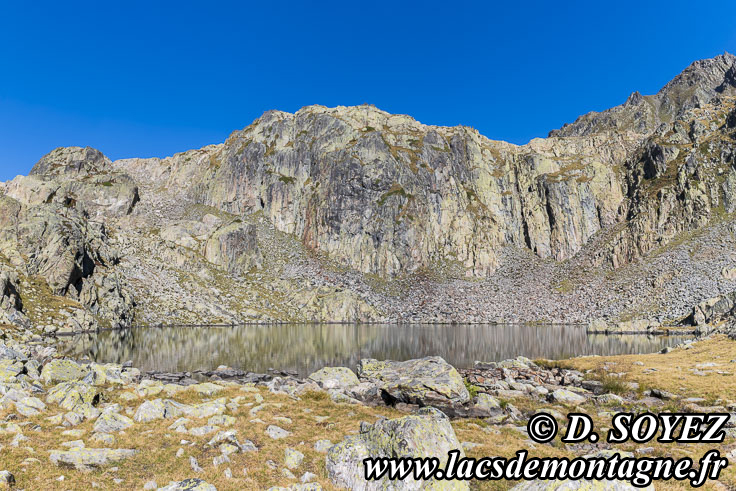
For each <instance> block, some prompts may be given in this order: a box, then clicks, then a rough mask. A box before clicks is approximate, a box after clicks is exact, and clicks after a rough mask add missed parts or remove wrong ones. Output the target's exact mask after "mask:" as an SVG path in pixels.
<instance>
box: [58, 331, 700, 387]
mask: <svg viewBox="0 0 736 491" xmlns="http://www.w3.org/2000/svg"><path fill="white" fill-rule="evenodd" d="M684 339H687V337H685V336H645V335H621V336H606V335H601V334H586V332H585V328H584V327H582V326H577V325H404V326H397V325H349V324H321V325H319V324H317V325H316V324H293V325H248V326H234V327H164V328H134V329H127V330H122V331H103V332H100V333H97V334H84V335H80V336H74V337H71V338H67V339H65V340H64V341H63V343H64V346H65V349H66V351H67V354H69V355H74V356H77V357H81V356H84V355H86V356H88V357H89V358H90V359H91V360H94V361H96V362H99V363H113V362H114V363H122V362H125V361H127V360H132V361H133V365H134V366H136V367H138V368H140V369H141V370H144V371H147V370H156V371H166V372H176V371H194V370H212V369H215V368H216V367H217V366H219V365H227V366H230V367H233V368H238V369H242V370H246V371H251V372H258V373H263V372H266V371H267V370H268V369H269V368H274V369H278V370H290V371H295V372H298V373H299V374H300V375H302V376H306V375H309V374H310V373H311V372H313V371H314V370H317V369H319V368H321V367H324V366H348V367H351V368H353V369H354V368H355V366H356V364H357V362H358V360H360V359H361V358H377V359H381V360H386V359H390V360H408V359H412V358H421V357H424V356H430V355H439V356H441V357H443V358H444V359H445V360H447V361H448V362H449V363H450V364H452V365H454V366H456V367H460V368H465V367H471V366H473V362H474V361H475V360H481V361H499V360H504V359H507V358H515V357H517V356H520V355H521V356H526V357H528V358H532V359H534V358H549V359H563V358H570V357H573V356H579V355H593V354H596V355H617V354H631V353H652V352H655V351H659V350H661V349H662V348H664V347H665V346H672V345H675V344H678V343H680V342H682V341H683V340H684Z"/></svg>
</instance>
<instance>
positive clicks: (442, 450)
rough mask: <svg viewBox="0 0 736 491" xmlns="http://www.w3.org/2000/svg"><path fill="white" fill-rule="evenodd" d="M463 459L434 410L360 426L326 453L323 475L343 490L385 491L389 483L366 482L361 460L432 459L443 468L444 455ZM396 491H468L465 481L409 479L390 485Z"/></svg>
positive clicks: (446, 425) (443, 418)
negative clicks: (424, 490) (326, 475)
mask: <svg viewBox="0 0 736 491" xmlns="http://www.w3.org/2000/svg"><path fill="white" fill-rule="evenodd" d="M451 450H454V451H456V452H458V458H460V457H464V456H465V453H464V452H463V450H462V447H461V445H460V442H459V441H458V439H457V436H455V431H454V430H453V429H452V426H451V425H450V421H449V420H448V419H447V417H446V416H445V415H444V414H442V413H441V412H439V411H437V410H435V409H425V410H420V411H419V413H418V414H416V415H412V416H405V417H403V418H399V419H393V420H381V421H378V422H377V423H375V424H373V425H369V424H363V425H361V432H360V434H359V435H355V436H350V437H348V438H346V439H345V440H343V441H342V442H341V443H338V444H337V445H335V446H333V447H332V448H330V449H329V450H328V452H327V473H328V475H329V478H330V480H331V481H332V483H333V484H334V485H335V486H337V487H340V488H345V489H365V490H374V489H375V490H378V489H386V488H387V487H388V486H389V484H390V481H388V478H387V477H385V476H384V478H383V479H380V480H375V481H367V480H366V479H365V468H364V466H363V460H364V459H367V458H382V457H383V458H428V457H436V458H438V459H439V461H440V466H444V465H445V464H447V459H448V455H447V454H448V452H450V451H451ZM393 485H394V486H396V489H401V490H418V489H437V488H436V487H434V486H438V485H442V489H453V490H455V489H456V490H461V489H470V488H469V486H468V483H467V482H465V481H459V480H456V481H444V482H422V481H415V480H414V479H413V478H411V477H409V478H407V479H406V480H403V481H401V483H400V484H399V483H395V484H393Z"/></svg>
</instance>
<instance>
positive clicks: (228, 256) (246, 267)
mask: <svg viewBox="0 0 736 491" xmlns="http://www.w3.org/2000/svg"><path fill="white" fill-rule="evenodd" d="M204 257H205V258H206V259H207V260H208V261H209V262H211V263H213V264H216V265H218V266H221V267H223V268H224V269H225V270H226V271H229V272H231V273H234V272H248V271H250V270H251V269H253V268H255V269H258V268H260V267H261V264H262V263H263V256H262V255H261V251H260V249H259V248H258V238H257V236H256V229H255V227H254V226H253V225H252V224H246V223H242V222H236V223H231V224H230V225H227V226H225V227H223V228H221V229H219V230H218V231H217V232H215V233H214V234H213V235H212V237H211V238H210V239H209V240H208V241H207V243H206V245H205V249H204Z"/></svg>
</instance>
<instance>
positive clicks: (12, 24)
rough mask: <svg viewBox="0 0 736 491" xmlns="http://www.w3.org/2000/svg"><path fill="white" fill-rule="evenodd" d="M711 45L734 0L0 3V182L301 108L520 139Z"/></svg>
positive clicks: (663, 77) (649, 85)
mask: <svg viewBox="0 0 736 491" xmlns="http://www.w3.org/2000/svg"><path fill="white" fill-rule="evenodd" d="M116 3H119V5H115V4H116ZM512 4H513V5H512ZM724 51H731V52H734V51H736V2H733V1H732V0H731V1H712V2H697V3H696V2H692V1H678V0H670V1H668V2H648V4H647V5H646V6H641V5H640V2H628V1H617V2H610V3H607V2H589V1H587V2H554V1H544V2H498V3H496V2H464V1H454V2H434V1H424V2H399V1H393V2H382V1H371V2H344V1H342V2H330V1H321V2H307V1H304V2H288V1H287V2H253V3H252V4H251V3H250V2H242V1H241V2H217V1H208V2H184V1H179V2H156V1H152V0H149V1H146V2H132V1H130V2H100V1H95V2H74V1H70V2H58V1H55V2H46V1H36V2H2V4H0V63H1V64H0V67H1V70H2V72H0V180H5V179H9V178H12V177H13V176H15V175H16V174H20V173H23V174H25V173H27V172H28V170H29V169H30V168H31V166H32V165H33V164H34V163H35V162H36V161H37V160H38V159H39V158H40V157H41V156H42V155H44V154H45V153H46V152H48V151H50V150H52V149H53V148H55V147H57V146H65V145H80V146H85V145H89V146H93V147H96V148H98V149H100V150H101V151H103V152H104V153H105V154H106V155H108V156H109V157H111V158H113V159H117V158H123V157H149V156H166V155H171V154H173V153H175V152H177V151H183V150H187V149H190V148H198V147H201V146H203V145H206V144H210V143H219V142H222V141H223V140H224V139H225V138H226V137H227V136H228V134H229V133H230V132H232V131H233V130H235V129H239V128H243V127H245V126H247V125H248V124H250V123H251V122H252V121H253V120H254V119H255V118H257V117H258V116H260V115H261V114H262V113H263V112H264V111H266V110H268V109H281V110H285V111H295V110H297V109H299V108H300V107H302V106H305V105H310V104H323V105H327V106H335V105H354V104H361V103H364V102H368V103H372V104H375V105H376V106H378V107H380V108H381V109H384V110H387V111H390V112H393V113H403V114H409V115H411V116H413V117H415V118H416V119H418V120H419V121H421V122H423V123H427V124H439V125H457V124H465V125H468V126H473V127H475V128H477V129H478V130H479V131H480V132H481V133H483V134H485V135H486V136H488V137H489V138H493V139H502V140H508V141H511V142H514V143H525V142H527V141H528V140H529V139H531V138H533V137H537V136H545V135H546V134H547V132H548V131H549V130H551V129H553V128H557V127H559V126H561V125H562V124H563V123H565V122H569V121H573V120H574V119H575V118H576V117H577V116H578V115H580V114H582V113H585V112H588V111H590V110H602V109H605V108H608V107H611V106H614V105H617V104H620V103H622V102H623V101H624V100H625V99H626V97H627V96H628V95H629V94H630V93H631V92H632V91H634V90H639V91H640V92H642V93H644V94H649V93H654V92H656V91H657V90H658V89H659V88H660V87H661V86H662V85H664V84H665V83H666V82H667V81H668V80H670V79H671V78H672V77H674V76H675V75H676V74H677V73H679V72H680V71H681V70H682V69H684V68H685V67H686V66H687V65H688V64H689V63H690V62H692V61H694V60H696V59H700V58H709V57H712V56H715V55H718V54H720V53H722V52H724Z"/></svg>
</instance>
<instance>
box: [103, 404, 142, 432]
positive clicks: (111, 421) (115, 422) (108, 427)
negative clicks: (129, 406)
mask: <svg viewBox="0 0 736 491" xmlns="http://www.w3.org/2000/svg"><path fill="white" fill-rule="evenodd" d="M131 426H133V420H132V419H130V418H129V417H127V416H124V415H122V414H120V413H118V412H116V411H115V410H113V409H106V410H105V411H103V412H102V414H100V416H99V417H98V418H97V420H96V421H95V424H94V430H95V431H96V432H98V433H116V432H118V431H123V430H125V429H127V428H130V427H131Z"/></svg>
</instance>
